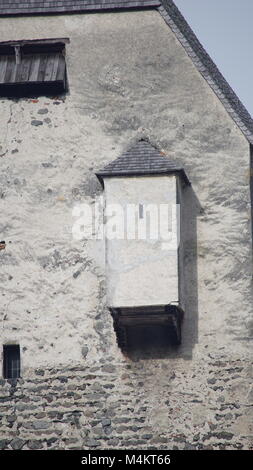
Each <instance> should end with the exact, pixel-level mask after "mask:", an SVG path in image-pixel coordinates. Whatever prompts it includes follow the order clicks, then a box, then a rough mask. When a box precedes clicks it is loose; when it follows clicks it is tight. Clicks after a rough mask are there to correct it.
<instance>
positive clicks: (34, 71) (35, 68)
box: [28, 55, 40, 82]
mask: <svg viewBox="0 0 253 470" xmlns="http://www.w3.org/2000/svg"><path fill="white" fill-rule="evenodd" d="M39 66H40V56H37V55H34V56H32V58H31V66H30V71H29V77H28V81H29V82H36V81H37V78H38V72H39Z"/></svg>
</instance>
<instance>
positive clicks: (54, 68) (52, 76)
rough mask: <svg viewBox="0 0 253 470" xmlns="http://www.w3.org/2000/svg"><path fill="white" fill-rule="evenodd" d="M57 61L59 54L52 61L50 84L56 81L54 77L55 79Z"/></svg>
mask: <svg viewBox="0 0 253 470" xmlns="http://www.w3.org/2000/svg"><path fill="white" fill-rule="evenodd" d="M59 59H60V54H56V56H55V60H54V66H53V69H52V74H51V78H50V79H51V81H52V82H54V81H55V80H56V77H57V71H58V65H59Z"/></svg>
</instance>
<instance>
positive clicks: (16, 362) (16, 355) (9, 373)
mask: <svg viewBox="0 0 253 470" xmlns="http://www.w3.org/2000/svg"><path fill="white" fill-rule="evenodd" d="M3 376H4V378H5V379H18V378H19V377H20V347H19V345H13V344H12V345H4V348H3Z"/></svg>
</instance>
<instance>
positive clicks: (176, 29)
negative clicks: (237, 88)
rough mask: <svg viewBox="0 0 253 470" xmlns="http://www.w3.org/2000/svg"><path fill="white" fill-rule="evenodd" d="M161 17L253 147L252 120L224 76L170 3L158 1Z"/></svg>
mask: <svg viewBox="0 0 253 470" xmlns="http://www.w3.org/2000/svg"><path fill="white" fill-rule="evenodd" d="M157 10H158V11H159V12H160V14H161V16H162V18H163V19H164V21H165V22H166V23H167V25H168V26H169V27H170V28H171V30H172V31H173V33H174V34H175V36H176V38H177V39H178V40H179V42H180V43H181V44H182V46H183V48H184V49H185V51H186V53H187V54H188V56H189V57H190V59H191V60H192V62H193V64H194V65H195V67H196V68H197V70H198V71H199V72H200V74H201V75H202V76H203V78H204V79H205V80H206V82H207V83H208V85H209V86H210V87H211V89H212V90H213V91H214V93H215V94H216V96H217V97H218V99H219V100H220V102H221V103H222V104H223V106H224V108H225V109H226V111H227V113H228V114H229V116H230V117H231V118H232V119H233V121H234V122H235V124H236V125H237V126H238V127H239V129H240V130H241V132H242V133H243V134H244V136H245V138H246V139H247V140H248V141H249V143H250V144H253V119H252V118H251V116H250V114H249V112H248V111H247V109H246V108H245V106H244V105H243V104H242V102H241V101H240V100H239V98H238V96H237V95H236V93H235V92H234V91H233V89H232V88H231V86H230V85H229V83H228V82H227V81H226V79H225V78H224V77H223V75H222V73H221V72H220V71H219V69H218V67H217V66H216V65H215V63H214V62H213V60H212V59H211V57H210V56H209V54H208V53H207V52H206V50H205V49H204V47H203V46H202V44H201V43H200V42H199V40H198V38H197V37H196V35H195V33H194V32H193V30H192V29H191V27H190V26H189V24H188V23H187V21H186V20H185V18H184V17H183V15H182V14H181V13H180V11H179V10H178V8H177V6H176V5H175V3H174V2H173V1H172V0H161V6H159V7H157Z"/></svg>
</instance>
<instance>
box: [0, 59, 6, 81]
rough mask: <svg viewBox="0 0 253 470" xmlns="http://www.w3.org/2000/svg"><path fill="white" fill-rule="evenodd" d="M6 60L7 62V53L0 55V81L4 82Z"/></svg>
mask: <svg viewBox="0 0 253 470" xmlns="http://www.w3.org/2000/svg"><path fill="white" fill-rule="evenodd" d="M7 62H8V56H7V55H3V56H0V83H4V82H5V73H6V67H7Z"/></svg>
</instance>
